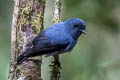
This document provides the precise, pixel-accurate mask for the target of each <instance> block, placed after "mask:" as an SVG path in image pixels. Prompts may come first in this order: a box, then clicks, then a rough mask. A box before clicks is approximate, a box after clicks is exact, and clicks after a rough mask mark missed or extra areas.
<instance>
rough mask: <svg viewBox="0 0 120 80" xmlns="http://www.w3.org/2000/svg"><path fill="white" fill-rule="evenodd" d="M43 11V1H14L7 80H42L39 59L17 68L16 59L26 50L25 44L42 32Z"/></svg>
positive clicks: (26, 62) (36, 58)
mask: <svg viewBox="0 0 120 80" xmlns="http://www.w3.org/2000/svg"><path fill="white" fill-rule="evenodd" d="M44 9H45V0H15V6H14V12H13V21H12V33H11V57H10V68H9V78H8V80H42V78H41V60H42V58H41V57H35V58H32V59H31V60H29V61H25V62H23V63H22V64H21V65H18V66H17V65H16V58H17V56H19V55H21V54H22V53H23V51H24V50H25V49H26V48H27V47H26V46H25V45H26V43H27V42H28V41H29V40H31V39H32V38H33V37H34V36H35V35H36V34H37V33H39V32H40V31H42V30H43V20H44Z"/></svg>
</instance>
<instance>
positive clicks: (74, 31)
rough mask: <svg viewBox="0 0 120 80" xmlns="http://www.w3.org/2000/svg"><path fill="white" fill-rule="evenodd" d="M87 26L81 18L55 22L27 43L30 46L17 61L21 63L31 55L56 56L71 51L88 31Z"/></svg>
mask: <svg viewBox="0 0 120 80" xmlns="http://www.w3.org/2000/svg"><path fill="white" fill-rule="evenodd" d="M85 27H86V24H85V22H84V21H83V20H81V19H79V18H70V19H69V20H67V21H65V22H60V23H56V24H53V25H52V26H50V27H48V28H47V29H45V30H44V31H42V32H40V34H38V36H36V37H35V38H34V39H33V40H31V41H30V42H29V43H28V44H27V46H28V47H29V48H28V49H27V50H26V51H24V53H23V54H22V55H20V56H19V57H18V58H17V63H18V64H21V63H22V62H23V61H24V60H26V59H27V58H29V57H34V56H42V55H46V56H54V55H59V54H61V53H65V52H68V51H71V50H72V49H73V47H74V46H75V44H76V43H77V40H78V38H79V36H80V35H81V34H82V33H86V31H85ZM31 46H32V47H31Z"/></svg>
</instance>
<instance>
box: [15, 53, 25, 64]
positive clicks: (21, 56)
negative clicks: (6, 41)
mask: <svg viewBox="0 0 120 80" xmlns="http://www.w3.org/2000/svg"><path fill="white" fill-rule="evenodd" d="M25 60H27V56H25V54H24V53H23V54H22V55H20V56H19V57H18V58H17V65H20V64H21V63H22V62H23V61H25Z"/></svg>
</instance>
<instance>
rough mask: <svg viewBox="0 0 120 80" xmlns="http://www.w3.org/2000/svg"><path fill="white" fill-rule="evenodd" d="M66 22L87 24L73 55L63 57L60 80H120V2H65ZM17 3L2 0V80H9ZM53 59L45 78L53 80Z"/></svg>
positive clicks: (49, 0)
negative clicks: (77, 21) (13, 25)
mask: <svg viewBox="0 0 120 80" xmlns="http://www.w3.org/2000/svg"><path fill="white" fill-rule="evenodd" d="M63 3H64V5H63V10H62V21H65V20H67V19H68V18H71V17H76V18H81V19H83V20H85V22H86V24H87V32H88V34H87V35H82V36H81V37H80V39H79V41H78V43H77V45H76V46H75V48H74V49H73V51H72V52H71V53H68V54H62V55H61V56H60V58H61V63H62V73H61V78H60V80H66V79H68V80H120V58H119V56H120V0H114V1H113V0H64V1H63ZM13 5H14V2H13V0H0V64H1V66H0V80H7V76H8V67H9V56H10V36H11V35H10V34H11V23H12V13H13ZM53 5H54V0H47V6H46V11H45V27H47V26H50V25H51V24H52V18H53V13H52V12H51V11H53V10H54V6H53ZM50 60H51V57H49V58H43V63H42V76H43V79H44V80H49V68H48V65H49V61H50Z"/></svg>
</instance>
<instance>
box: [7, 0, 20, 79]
mask: <svg viewBox="0 0 120 80" xmlns="http://www.w3.org/2000/svg"><path fill="white" fill-rule="evenodd" d="M17 6H19V0H16V1H15V5H14V11H13V20H12V31H11V55H10V67H9V76H8V80H14V78H15V69H16V68H15V58H16V54H15V53H16V27H17V19H18V11H19V9H18V7H17Z"/></svg>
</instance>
